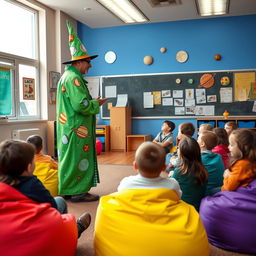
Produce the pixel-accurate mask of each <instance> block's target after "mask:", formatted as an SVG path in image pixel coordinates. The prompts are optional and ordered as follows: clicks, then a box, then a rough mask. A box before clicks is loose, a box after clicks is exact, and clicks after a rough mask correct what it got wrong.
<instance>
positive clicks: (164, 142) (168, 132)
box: [153, 120, 175, 154]
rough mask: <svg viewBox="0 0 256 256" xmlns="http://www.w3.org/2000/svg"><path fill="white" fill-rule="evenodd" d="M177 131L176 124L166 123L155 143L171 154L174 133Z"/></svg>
mask: <svg viewBox="0 0 256 256" xmlns="http://www.w3.org/2000/svg"><path fill="white" fill-rule="evenodd" d="M174 129H175V124H174V123H173V122H172V121H167V120H166V121H164V122H163V124H162V128H161V132H159V133H158V134H157V136H156V138H155V139H154V140H153V142H155V143H157V144H159V145H161V146H162V147H163V148H164V150H165V153H166V154H167V153H169V152H170V149H171V148H172V147H173V135H172V131H173V130H174Z"/></svg>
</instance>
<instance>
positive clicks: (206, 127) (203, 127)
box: [198, 124, 213, 135]
mask: <svg viewBox="0 0 256 256" xmlns="http://www.w3.org/2000/svg"><path fill="white" fill-rule="evenodd" d="M212 130H213V127H212V125H211V124H201V125H200V126H199V130H198V135H199V134H200V133H201V132H203V131H212Z"/></svg>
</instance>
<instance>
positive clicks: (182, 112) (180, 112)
mask: <svg viewBox="0 0 256 256" xmlns="http://www.w3.org/2000/svg"><path fill="white" fill-rule="evenodd" d="M174 113H175V115H185V108H184V107H175V112H174Z"/></svg>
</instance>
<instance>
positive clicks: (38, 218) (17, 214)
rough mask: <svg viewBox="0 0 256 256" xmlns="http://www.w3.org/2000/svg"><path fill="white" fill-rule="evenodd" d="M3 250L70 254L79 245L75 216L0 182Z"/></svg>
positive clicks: (15, 255) (25, 255)
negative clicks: (30, 197)
mask: <svg viewBox="0 0 256 256" xmlns="http://www.w3.org/2000/svg"><path fill="white" fill-rule="evenodd" d="M0 227H1V228H0V252H1V255H8V256H46V255H47V256H58V255H61V256H71V255H75V252H76V247H77V226H76V222H75V218H74V216H72V215H71V214H63V215H61V214H60V213H59V212H58V211H57V210H56V209H54V208H52V207H51V206H50V204H48V203H41V204H38V203H36V202H35V201H33V200H31V199H29V198H28V197H26V196H25V195H23V194H21V193H20V192H19V191H18V190H16V189H15V188H13V187H11V186H9V185H7V184H5V183H2V182H0Z"/></svg>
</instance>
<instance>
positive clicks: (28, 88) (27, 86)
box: [22, 77, 35, 100]
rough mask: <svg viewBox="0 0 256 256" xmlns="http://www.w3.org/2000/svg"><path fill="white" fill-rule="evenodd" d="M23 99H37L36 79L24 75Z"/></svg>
mask: <svg viewBox="0 0 256 256" xmlns="http://www.w3.org/2000/svg"><path fill="white" fill-rule="evenodd" d="M22 84H23V100H35V79H34V78H28V77H23V78H22Z"/></svg>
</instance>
